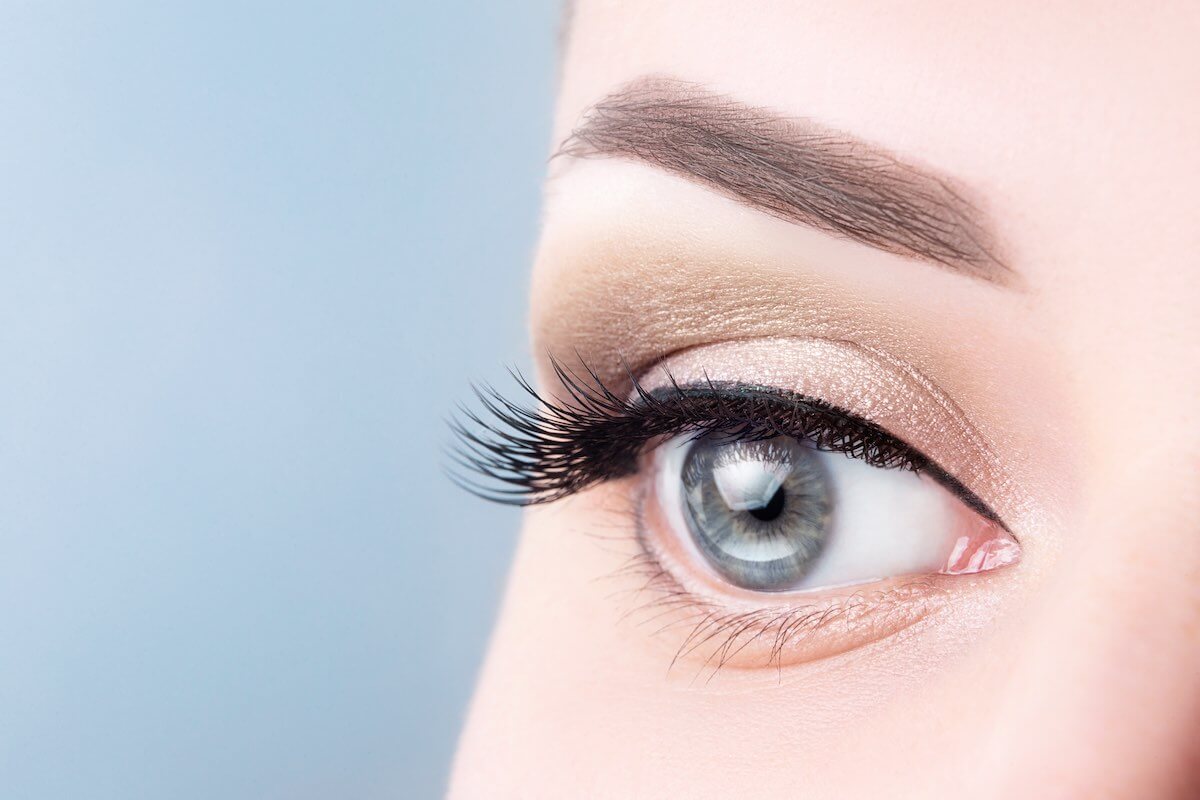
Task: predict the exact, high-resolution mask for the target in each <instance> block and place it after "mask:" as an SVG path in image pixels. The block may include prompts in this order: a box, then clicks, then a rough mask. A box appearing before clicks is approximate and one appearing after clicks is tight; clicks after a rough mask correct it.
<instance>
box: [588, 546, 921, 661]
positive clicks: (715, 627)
mask: <svg viewBox="0 0 1200 800" xmlns="http://www.w3.org/2000/svg"><path fill="white" fill-rule="evenodd" d="M609 577H611V578H620V579H628V578H630V577H637V578H642V579H643V581H642V583H641V585H640V586H638V587H637V588H635V589H633V590H631V591H632V592H633V593H634V594H635V596H636V597H638V598H641V597H642V596H643V595H645V594H646V593H651V592H652V593H653V594H654V595H655V596H653V597H650V598H647V599H640V600H639V601H638V603H637V605H635V606H634V607H632V608H630V609H629V610H628V611H626V612H625V614H624V615H622V619H625V620H633V619H634V618H636V617H638V616H640V615H644V618H643V619H641V620H640V621H639V622H638V623H637V624H638V625H650V624H654V625H656V627H655V628H654V630H652V631H651V635H652V636H660V635H663V634H666V633H668V632H670V631H671V630H673V629H676V628H681V627H682V628H685V629H687V628H689V627H690V630H688V632H687V633H686V635H685V636H684V638H683V640H682V642H681V643H680V644H679V646H678V647H677V648H676V650H675V653H674V655H673V656H672V658H671V661H670V662H669V665H668V667H667V671H668V673H669V672H670V671H671V670H673V669H675V668H676V667H677V666H678V665H679V664H680V663H681V662H683V661H686V660H688V658H689V657H690V656H692V655H693V654H695V653H696V652H697V651H705V652H707V655H706V656H705V657H704V658H703V660H702V661H701V662H700V664H699V666H698V668H697V671H696V674H695V675H694V676H693V682H695V681H698V680H699V679H700V678H701V677H703V678H704V682H705V683H708V682H709V681H711V680H712V679H713V678H714V677H716V675H717V674H718V673H719V672H720V671H721V670H722V669H724V668H725V667H726V666H727V665H728V664H729V663H730V662H731V661H732V660H733V659H734V658H735V657H737V656H738V655H740V654H741V653H742V652H743V651H744V650H746V649H747V648H750V647H751V646H753V645H755V643H756V642H762V641H765V642H769V646H767V647H766V648H765V652H766V655H765V657H764V658H763V659H762V661H761V663H760V664H759V665H758V666H760V667H772V666H774V667H775V669H776V671H777V673H778V674H779V675H780V677H782V671H783V667H784V653H785V652H786V651H787V650H788V649H789V648H791V647H792V646H793V645H795V644H797V643H799V642H801V641H802V640H805V639H808V638H810V637H815V636H820V635H821V634H822V633H823V632H824V631H825V630H826V629H827V628H828V627H829V626H831V625H834V624H837V623H843V624H849V623H852V622H854V621H855V620H856V619H858V618H862V617H866V616H868V615H873V614H877V613H881V612H886V611H887V610H888V608H889V607H891V606H899V605H900V604H903V603H905V602H907V601H909V600H911V598H912V597H914V596H917V595H924V594H928V593H929V592H930V591H931V590H932V588H933V587H932V586H931V585H930V584H929V583H928V582H926V581H920V580H912V581H908V582H907V583H905V584H903V585H902V586H899V587H897V588H896V589H893V590H890V591H882V590H880V591H875V592H871V593H867V592H864V591H859V592H855V593H853V594H851V595H846V596H842V597H838V598H834V599H826V600H824V601H814V602H811V603H803V604H793V605H774V606H768V607H763V608H756V609H750V610H746V611H733V610H729V609H725V608H722V607H721V606H720V605H718V604H717V603H714V602H712V601H709V600H707V599H705V598H703V597H700V596H698V595H696V594H694V593H692V592H690V591H688V590H687V589H685V588H684V587H683V586H682V585H680V584H679V582H678V581H677V580H676V579H675V577H674V576H673V575H672V574H671V572H670V570H669V569H667V567H666V566H664V565H663V563H662V562H661V560H660V559H659V558H658V556H657V555H655V554H654V552H653V551H652V550H651V549H650V548H648V547H645V546H643V548H642V550H641V552H639V553H637V554H635V555H633V556H632V557H630V559H629V561H628V562H627V563H626V564H625V565H623V566H622V567H621V568H619V569H617V570H616V571H614V572H613V573H611V574H610V576H609Z"/></svg>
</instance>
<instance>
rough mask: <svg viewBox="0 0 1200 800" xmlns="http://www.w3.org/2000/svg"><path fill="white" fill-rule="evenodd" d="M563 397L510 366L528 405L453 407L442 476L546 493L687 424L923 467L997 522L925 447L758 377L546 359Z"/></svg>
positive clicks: (484, 487) (585, 482)
mask: <svg viewBox="0 0 1200 800" xmlns="http://www.w3.org/2000/svg"><path fill="white" fill-rule="evenodd" d="M551 365H552V367H553V370H554V373H555V376H556V378H557V379H558V382H559V384H560V385H561V386H562V388H563V390H564V392H565V395H566V398H567V399H566V400H559V399H556V398H552V397H548V396H544V395H541V394H539V393H538V391H537V390H536V389H534V388H533V386H532V385H530V383H529V382H528V381H527V380H526V379H525V378H524V377H522V376H521V375H520V373H518V372H513V373H512V374H513V377H514V379H515V380H516V382H517V384H518V386H519V387H520V389H521V392H522V393H523V394H524V395H525V396H527V398H528V399H529V400H532V401H533V402H532V404H530V405H528V406H526V405H521V404H519V403H516V402H513V401H510V400H508V399H506V398H505V397H504V396H503V395H501V394H500V393H499V392H498V391H497V390H496V389H494V388H492V387H490V386H484V387H476V388H475V393H476V396H477V397H478V399H479V401H480V403H481V404H482V405H483V407H484V409H485V410H486V414H484V415H480V414H478V413H476V412H474V411H471V410H470V409H468V408H465V407H460V409H459V413H460V415H461V417H460V418H458V419H454V420H451V423H450V426H451V429H452V431H453V432H454V434H455V435H456V437H457V444H456V446H455V447H454V449H453V450H452V451H451V453H450V457H451V459H452V461H453V462H454V463H455V464H456V465H457V467H458V468H459V469H460V470H462V472H459V471H451V473H450V476H451V478H452V479H453V480H455V481H456V482H457V483H458V484H459V485H461V486H463V487H464V488H465V489H467V490H468V491H470V492H472V493H474V494H476V495H478V496H480V497H483V498H484V499H487V500H491V501H494V502H498V503H505V504H509V505H533V504H539V503H550V502H553V501H555V500H559V499H561V498H563V497H567V496H570V495H572V494H575V493H577V492H580V491H582V490H584V489H587V488H589V487H591V486H593V485H595V484H597V483H602V482H604V481H606V480H612V479H616V478H621V477H625V476H627V475H631V474H633V473H634V472H635V471H636V469H637V460H638V455H639V454H640V453H641V451H642V449H643V448H644V447H645V445H646V443H647V442H649V441H650V440H652V439H654V438H656V437H662V436H675V435H679V434H682V433H688V432H690V433H694V434H695V435H696V436H702V435H706V434H719V435H721V436H727V437H729V439H730V440H731V441H732V440H747V439H751V440H752V439H766V438H771V437H774V436H780V435H786V436H793V437H795V438H797V439H803V440H806V441H808V442H810V443H811V444H812V445H813V446H815V447H817V448H818V449H821V450H827V451H832V452H838V453H844V454H846V455H848V456H850V457H852V458H857V459H861V460H862V461H865V462H866V463H868V464H870V465H872V466H876V467H880V468H884V469H904V470H911V471H913V472H918V473H922V474H927V475H929V476H930V477H931V478H933V479H934V480H936V481H938V482H939V483H941V484H942V485H944V486H945V487H946V488H947V489H949V490H950V491H951V492H953V493H954V494H956V495H957V496H958V497H959V498H960V499H961V500H962V501H963V502H964V503H966V504H967V505H968V506H969V507H971V508H972V509H974V510H975V511H976V512H978V513H979V514H980V515H981V516H983V517H985V518H987V519H989V520H991V521H994V522H1000V520H999V518H998V517H997V516H996V514H995V512H993V511H992V510H991V509H990V508H989V507H988V506H987V505H986V504H985V503H984V502H983V501H982V500H980V499H979V498H978V497H977V496H976V495H975V494H974V493H972V492H971V491H970V490H969V489H967V488H966V487H965V486H963V485H962V483H960V482H959V481H958V480H956V479H955V478H954V477H953V476H951V475H949V474H948V473H947V472H946V471H945V470H943V469H942V468H941V467H939V466H938V465H937V464H935V463H933V462H932V461H931V460H930V459H929V458H927V457H926V456H925V455H924V454H922V453H921V452H919V451H918V450H916V449H915V448H913V447H911V446H909V445H908V444H906V443H904V442H902V441H901V440H899V439H897V438H896V437H895V436H893V435H892V434H890V433H888V432H887V431H886V430H884V429H883V428H881V427H880V426H879V425H877V424H875V423H873V422H871V421H870V420H866V419H863V418H861V417H859V416H857V415H855V414H852V413H850V412H848V411H844V410H842V409H839V408H837V407H835V406H833V405H830V404H829V403H826V402H824V401H821V400H817V399H815V398H811V397H806V396H804V395H799V394H796V393H794V392H787V391H783V390H780V389H774V388H770V387H765V386H755V385H749V384H735V383H718V382H713V381H706V382H704V383H700V384H689V385H686V386H680V385H678V384H677V383H675V382H674V380H673V379H671V381H670V385H669V386H667V387H663V388H658V389H654V390H647V389H645V388H644V387H643V386H642V384H641V383H640V382H639V381H638V380H637V379H636V378H635V377H634V376H632V375H629V376H628V379H629V381H630V383H631V384H632V389H631V390H630V391H629V392H628V393H627V395H626V396H624V397H622V396H618V395H617V394H615V393H614V392H612V391H611V390H609V389H608V388H607V387H606V386H605V385H604V383H603V381H602V380H601V379H600V377H599V375H597V373H596V372H595V371H593V370H592V369H591V368H589V367H587V366H586V365H584V367H583V374H582V375H580V374H579V373H576V372H574V371H572V370H570V369H568V368H566V367H565V366H564V365H563V364H561V363H560V362H558V361H555V360H552V361H551Z"/></svg>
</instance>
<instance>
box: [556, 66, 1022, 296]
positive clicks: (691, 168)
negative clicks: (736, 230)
mask: <svg viewBox="0 0 1200 800" xmlns="http://www.w3.org/2000/svg"><path fill="white" fill-rule="evenodd" d="M560 155H561V156H570V157H575V158H590V157H600V156H616V157H625V158H631V159H635V160H638V161H642V162H645V163H647V164H651V165H653V166H656V167H658V168H660V169H663V170H666V171H667V172H670V173H673V174H675V175H678V176H681V177H684V178H688V179H691V180H694V181H698V182H700V183H703V184H705V185H707V186H708V187H710V188H712V189H715V190H716V191H718V192H720V193H721V194H724V195H726V196H728V197H730V198H732V199H735V200H738V201H740V202H742V203H745V204H746V205H749V206H752V207H754V208H757V209H759V210H761V211H765V212H766V213H768V214H771V215H772V216H775V217H778V218H780V219H784V220H787V221H789V222H796V223H800V224H802V225H807V226H809V227H812V228H816V229H817V230H820V231H823V232H825V233H828V234H832V235H834V236H838V237H841V238H845V239H850V240H854V241H858V242H862V243H864V244H866V245H869V246H871V247H874V248H877V249H879V250H883V251H886V252H889V253H894V254H897V255H901V256H907V257H912V258H917V259H921V260H924V261H929V262H933V263H935V264H938V265H941V266H943V267H947V268H950V269H952V270H954V271H956V272H960V273H963V274H966V275H969V276H971V277H974V278H979V279H982V280H985V281H989V282H992V283H998V284H1005V283H1010V282H1011V281H1012V277H1013V276H1012V273H1011V271H1010V270H1009V268H1008V267H1007V266H1006V265H1005V264H1004V263H1003V262H1002V261H1001V260H1000V258H999V257H998V256H997V255H996V248H995V245H994V242H993V238H992V236H991V234H990V232H989V230H988V228H987V226H986V225H985V218H984V216H983V214H982V213H981V212H980V211H979V209H977V208H976V207H975V205H974V204H973V203H971V202H970V201H969V200H967V199H966V192H965V191H964V190H963V189H961V188H958V187H956V186H954V185H953V184H952V183H951V181H950V180H949V179H947V178H944V177H940V176H938V175H936V174H935V173H932V172H929V171H925V170H921V169H918V168H917V167H915V166H912V165H910V164H907V163H905V162H903V161H901V160H899V159H898V158H896V157H895V156H893V155H892V154H891V153H889V152H887V151H886V150H883V149H880V148H877V147H875V146H873V145H870V144H867V143H866V142H863V141H860V140H858V139H855V138H852V137H850V136H847V135H846V134H843V133H840V132H837V131H833V130H830V129H827V128H823V127H821V126H819V125H818V124H816V123H814V122H812V121H811V120H807V119H800V118H790V117H785V116H782V115H780V114H778V113H777V112H774V111H772V110H770V109H767V108H759V107H754V106H749V105H745V104H743V103H740V102H738V101H736V100H734V99H733V98H731V97H728V96H725V95H721V94H716V93H714V92H711V91H709V90H707V89H705V88H703V87H702V86H700V85H698V84H693V83H687V82H684V81H679V80H675V79H671V78H662V77H645V78H640V79H638V80H635V81H633V82H632V83H629V84H626V85H625V86H624V87H622V88H621V89H619V90H617V91H616V92H614V93H612V94H610V95H608V96H607V97H605V98H604V99H602V100H601V101H600V102H598V103H597V104H596V105H594V106H592V107H591V109H590V110H588V111H587V112H586V113H585V114H584V116H583V119H582V121H581V123H580V124H579V125H578V127H576V128H575V130H574V131H573V132H572V133H571V134H570V136H568V137H567V139H566V141H565V142H563V144H562V146H561V147H560V148H559V150H558V151H557V152H556V153H555V157H557V156H560Z"/></svg>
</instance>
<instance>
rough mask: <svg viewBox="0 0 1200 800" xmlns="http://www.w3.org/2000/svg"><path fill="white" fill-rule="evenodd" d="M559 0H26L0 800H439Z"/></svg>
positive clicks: (2, 403) (6, 466)
mask: <svg viewBox="0 0 1200 800" xmlns="http://www.w3.org/2000/svg"><path fill="white" fill-rule="evenodd" d="M556 5H557V3H556V2H555V0H536V2H530V1H526V2H521V3H495V2H485V1H482V2H465V0H456V1H450V2H447V0H439V2H436V3H433V2H427V3H419V4H418V3H407V2H394V1H393V2H378V3H375V2H372V3H367V2H348V3H325V4H315V3H303V2H301V3H297V2H287V3H283V2H280V3H274V4H265V3H247V2H237V3H232V2H215V1H214V0H205V2H188V3H182V2H180V3H155V2H143V3H131V2H103V3H100V2H92V3H82V2H81V3H67V2H57V3H40V2H38V3H35V2H20V1H18V2H9V3H5V4H4V5H3V8H2V10H0V115H2V116H0V119H2V124H0V794H2V795H3V796H4V797H5V798H83V797H86V798H89V800H95V799H96V798H137V797H154V798H168V797H169V798H193V797H194V798H215V797H220V798H310V797H311V798H330V797H338V798H381V797H405V798H407V797H430V796H436V795H438V794H439V793H440V792H441V791H442V788H443V786H444V781H445V777H446V772H447V769H448V765H449V759H450V756H451V753H452V750H453V745H454V739H455V736H456V734H457V730H458V728H459V726H460V724H461V720H462V715H463V712H464V710H465V706H466V702H467V699H468V696H469V691H470V684H471V682H472V679H473V677H474V674H475V672H476V670H477V669H478V665H479V661H480V658H481V655H482V650H483V646H484V642H485V639H486V636H487V631H488V628H489V626H490V624H491V621H492V619H493V617H494V614H495V611H496V604H497V600H498V598H499V594H500V591H501V588H502V584H503V573H504V568H505V562H506V560H507V558H508V556H509V553H510V552H511V549H512V545H513V537H514V533H515V529H516V525H517V518H516V516H515V515H514V514H513V513H510V512H505V511H502V510H497V509H493V508H491V507H488V506H486V505H484V504H482V503H480V502H478V501H474V500H472V499H470V498H467V497H465V496H461V495H460V494H458V493H457V490H455V489H454V488H453V487H451V486H450V485H449V484H448V483H447V481H446V480H445V479H444V478H443V477H442V475H441V473H440V472H439V462H440V460H441V458H440V453H439V448H440V446H441V445H442V444H444V441H445V436H444V434H443V431H442V428H441V425H440V420H441V418H442V417H443V416H444V414H445V413H446V412H447V411H448V410H449V409H450V408H451V406H452V405H453V402H454V400H455V399H457V398H461V397H463V396H464V395H465V394H466V390H467V384H468V382H469V381H470V380H471V379H473V378H484V379H489V378H495V377H497V376H499V375H502V367H503V366H504V364H506V363H512V362H517V363H520V362H521V360H522V359H523V358H524V357H525V356H524V349H525V342H524V323H523V303H524V297H523V295H524V292H525V289H526V278H525V271H526V269H527V265H528V261H529V254H530V251H531V248H532V245H533V240H534V236H535V231H536V217H537V199H538V198H537V196H538V182H539V178H540V175H541V170H542V166H543V156H544V152H545V148H546V146H547V141H548V139H547V137H548V129H549V111H550V103H551V100H552V97H551V95H552V91H553V73H554V65H553V61H554V53H553V51H554V33H555V27H556V20H555V16H556V13H557V9H556Z"/></svg>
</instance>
